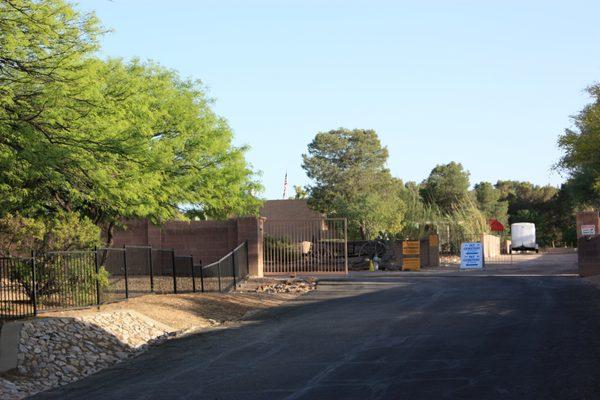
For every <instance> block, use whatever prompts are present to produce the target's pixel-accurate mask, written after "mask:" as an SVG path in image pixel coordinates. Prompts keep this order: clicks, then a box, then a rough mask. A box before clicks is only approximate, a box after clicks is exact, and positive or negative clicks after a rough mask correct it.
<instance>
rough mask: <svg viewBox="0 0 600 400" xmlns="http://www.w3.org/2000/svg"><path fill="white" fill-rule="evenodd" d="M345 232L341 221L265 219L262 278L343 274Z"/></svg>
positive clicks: (343, 222) (344, 222)
mask: <svg viewBox="0 0 600 400" xmlns="http://www.w3.org/2000/svg"><path fill="white" fill-rule="evenodd" d="M347 232H348V231H347V220H346V219H345V218H316V219H267V220H266V221H265V224H264V239H263V249H262V251H263V259H264V272H265V275H289V274H347V273H348V249H347V246H348V240H347V236H348V233H347Z"/></svg>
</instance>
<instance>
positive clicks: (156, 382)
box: [36, 263, 600, 400]
mask: <svg viewBox="0 0 600 400" xmlns="http://www.w3.org/2000/svg"><path fill="white" fill-rule="evenodd" d="M513 267H514V266H513ZM534 267H535V263H534ZM538 267H539V266H538ZM490 269H491V271H490V273H489V274H488V276H476V275H470V274H469V273H455V274H453V275H449V276H435V275H432V276H414V277H411V276H410V275H408V276H389V277H386V278H383V279H382V278H379V279H372V278H367V277H359V278H355V279H354V280H353V281H331V282H330V283H325V284H322V285H321V286H320V289H319V290H318V291H317V292H313V293H310V294H309V295H307V296H304V297H302V298H301V299H300V300H298V301H295V302H294V303H293V304H290V305H289V306H284V307H281V308H278V309H275V310H269V311H267V312H264V313H262V314H259V315H257V316H255V317H254V318H253V319H252V320H251V321H247V322H244V323H241V324H239V325H236V326H234V327H232V328H231V329H228V330H225V331H219V332H211V333H202V334H197V335H194V336H189V337H186V338H182V339H177V340H173V341H170V342H168V343H166V344H164V345H162V346H160V347H156V348H153V349H152V350H150V351H149V352H147V353H146V354H144V355H142V356H140V357H138V358H136V359H132V360H129V361H127V362H124V363H122V364H119V365H118V366H115V367H114V368H111V369H108V370H105V371H103V372H100V373H97V374H95V375H93V376H90V377H88V378H86V379H84V380H82V381H80V382H77V383H75V384H72V385H69V386H66V387H62V388H60V389H57V390H54V391H51V392H46V393H43V394H40V395H38V396H37V397H36V398H40V399H103V400H104V399H168V398H173V399H334V398H340V399H402V398H404V399H446V398H447V399H465V398H472V399H511V398H515V399H523V398H525V399H554V398H556V399H562V398H564V399H596V398H600V373H599V372H598V371H600V290H599V289H597V288H596V287H595V286H593V285H591V284H589V283H588V282H586V281H584V280H582V279H580V278H577V277H575V276H567V275H565V274H564V268H559V270H560V271H561V275H556V276H553V275H552V273H547V272H548V271H552V269H551V268H542V270H543V271H546V273H543V274H541V273H540V274H538V275H536V274H529V273H524V274H517V273H511V274H507V275H506V276H502V274H495V273H493V272H494V271H493V268H490ZM533 270H534V271H535V269H533ZM525 272H527V271H525Z"/></svg>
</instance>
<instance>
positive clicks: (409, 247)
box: [402, 240, 421, 256]
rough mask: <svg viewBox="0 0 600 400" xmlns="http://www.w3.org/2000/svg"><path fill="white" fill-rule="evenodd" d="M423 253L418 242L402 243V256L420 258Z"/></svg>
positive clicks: (407, 241) (408, 241) (406, 241)
mask: <svg viewBox="0 0 600 400" xmlns="http://www.w3.org/2000/svg"><path fill="white" fill-rule="evenodd" d="M420 252H421V244H420V242H419V241H418V240H414V241H410V240H405V241H403V242H402V254H405V255H413V256H418V255H419V254H420Z"/></svg>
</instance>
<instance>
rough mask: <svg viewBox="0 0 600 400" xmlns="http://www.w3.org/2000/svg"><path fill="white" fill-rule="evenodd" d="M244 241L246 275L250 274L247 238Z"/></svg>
mask: <svg viewBox="0 0 600 400" xmlns="http://www.w3.org/2000/svg"><path fill="white" fill-rule="evenodd" d="M245 243H246V274H247V275H246V276H248V275H250V248H249V247H248V239H246V242H245ZM246 276H245V277H246ZM245 277H244V278H245Z"/></svg>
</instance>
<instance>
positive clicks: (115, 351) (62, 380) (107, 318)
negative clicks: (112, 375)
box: [0, 311, 175, 399]
mask: <svg viewBox="0 0 600 400" xmlns="http://www.w3.org/2000/svg"><path fill="white" fill-rule="evenodd" d="M173 334H175V333H174V332H169V328H168V327H165V326H163V325H162V324H159V323H157V322H155V321H153V320H151V319H148V318H146V317H144V316H142V315H140V314H138V313H136V312H131V311H117V312H110V313H100V314H93V315H87V316H82V317H79V318H77V319H75V318H45V319H35V320H32V321H28V322H25V323H24V324H23V327H22V329H21V338H20V343H19V352H18V356H17V360H18V363H17V371H16V373H13V374H12V375H10V376H7V377H6V378H8V379H9V380H0V398H2V399H5V398H6V399H18V398H22V397H25V396H28V395H31V394H33V393H36V392H39V391H42V390H45V389H48V388H51V387H55V386H59V385H64V384H67V383H69V382H73V381H76V380H78V379H81V378H82V377H84V376H87V375H90V374H92V373H94V372H96V371H98V370H100V369H102V368H106V367H108V366H110V365H113V364H115V363H117V362H119V361H121V360H123V359H126V358H128V357H131V356H133V355H136V354H138V353H140V352H142V351H144V350H145V349H146V347H147V346H148V345H149V344H152V343H156V342H160V341H162V340H165V339H166V338H167V337H169V336H170V335H173ZM11 381H12V382H11Z"/></svg>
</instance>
